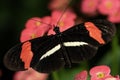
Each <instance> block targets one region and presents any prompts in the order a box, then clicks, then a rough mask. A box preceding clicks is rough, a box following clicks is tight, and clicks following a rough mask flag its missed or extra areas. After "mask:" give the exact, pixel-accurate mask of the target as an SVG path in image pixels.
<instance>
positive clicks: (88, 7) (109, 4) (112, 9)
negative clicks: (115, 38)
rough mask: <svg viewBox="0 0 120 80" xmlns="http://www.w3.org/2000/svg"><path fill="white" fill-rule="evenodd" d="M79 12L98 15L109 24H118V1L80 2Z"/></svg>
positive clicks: (119, 7) (91, 0) (119, 15)
mask: <svg viewBox="0 0 120 80" xmlns="http://www.w3.org/2000/svg"><path fill="white" fill-rule="evenodd" d="M80 10H81V11H82V12H83V13H85V14H91V15H95V14H97V13H100V14H102V15H106V16H107V17H108V20H109V21H111V22H114V23H118V22H120V0H82V3H81V9H80Z"/></svg>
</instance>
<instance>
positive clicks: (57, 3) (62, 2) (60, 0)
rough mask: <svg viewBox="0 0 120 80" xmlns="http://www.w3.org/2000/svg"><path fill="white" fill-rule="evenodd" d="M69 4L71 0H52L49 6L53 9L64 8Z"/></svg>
mask: <svg viewBox="0 0 120 80" xmlns="http://www.w3.org/2000/svg"><path fill="white" fill-rule="evenodd" d="M68 4H69V0H51V2H50V4H49V6H48V7H49V9H51V10H63V9H64V8H65V7H66V6H68Z"/></svg>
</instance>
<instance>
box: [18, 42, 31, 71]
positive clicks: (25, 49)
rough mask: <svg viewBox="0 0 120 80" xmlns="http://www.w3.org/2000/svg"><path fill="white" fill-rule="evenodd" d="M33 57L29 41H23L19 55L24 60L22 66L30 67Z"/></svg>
mask: <svg viewBox="0 0 120 80" xmlns="http://www.w3.org/2000/svg"><path fill="white" fill-rule="evenodd" d="M32 57H33V52H32V51H31V43H30V42H29V41H27V42H25V43H24V44H23V45H22V51H21V55H20V59H22V61H23V62H24V68H25V69H28V68H30V63H31V60H32Z"/></svg>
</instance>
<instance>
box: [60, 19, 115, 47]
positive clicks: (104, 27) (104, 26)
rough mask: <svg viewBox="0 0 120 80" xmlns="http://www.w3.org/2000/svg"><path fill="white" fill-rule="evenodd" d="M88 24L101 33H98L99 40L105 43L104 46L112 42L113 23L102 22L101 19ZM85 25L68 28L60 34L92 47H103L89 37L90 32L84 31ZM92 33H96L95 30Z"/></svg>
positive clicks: (113, 33)
mask: <svg viewBox="0 0 120 80" xmlns="http://www.w3.org/2000/svg"><path fill="white" fill-rule="evenodd" d="M88 22H91V23H93V24H94V25H95V27H97V28H98V29H99V31H101V33H99V34H100V35H101V38H102V39H103V40H104V41H105V43H104V44H106V43H108V42H110V41H111V40H112V38H113V36H114V35H115V32H116V27H115V25H114V24H113V23H111V22H109V21H107V20H102V19H100V20H92V21H88ZM85 23H86V22H85ZM85 23H81V24H78V25H75V26H73V27H71V28H69V29H68V30H66V31H64V32H62V34H64V35H69V36H72V38H73V37H75V38H73V40H82V41H85V42H87V43H90V44H92V45H94V46H101V45H104V44H101V43H100V42H98V41H97V40H96V39H94V38H93V37H91V36H90V31H88V30H87V29H86V27H85ZM93 30H94V29H93ZM92 32H96V33H94V34H97V33H98V32H97V31H96V30H94V31H92ZM66 38H69V37H67V36H66Z"/></svg>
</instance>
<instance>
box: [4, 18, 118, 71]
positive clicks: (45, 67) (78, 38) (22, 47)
mask: <svg viewBox="0 0 120 80" xmlns="http://www.w3.org/2000/svg"><path fill="white" fill-rule="evenodd" d="M115 31H116V28H115V25H114V24H112V23H111V22H109V21H107V20H101V19H100V20H92V21H87V22H83V23H81V24H78V25H75V26H73V27H71V28H69V29H67V30H65V31H63V32H60V30H59V26H55V27H54V32H55V33H56V34H54V35H48V36H43V37H38V38H35V39H32V40H28V41H25V42H23V43H20V44H18V45H16V46H14V47H12V48H11V49H10V50H9V51H8V52H7V53H6V54H5V57H4V63H5V66H6V67H7V68H9V69H10V70H14V71H20V70H26V69H28V68H30V67H31V68H33V69H34V70H36V71H38V72H42V73H50V72H52V71H55V70H58V69H60V68H62V67H64V66H67V67H71V65H72V63H80V62H81V61H84V60H88V59H91V58H92V57H93V56H94V55H95V54H96V53H97V50H98V48H99V47H100V46H102V45H104V44H106V43H108V42H110V41H111V40H112V37H113V36H114V34H115Z"/></svg>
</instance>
